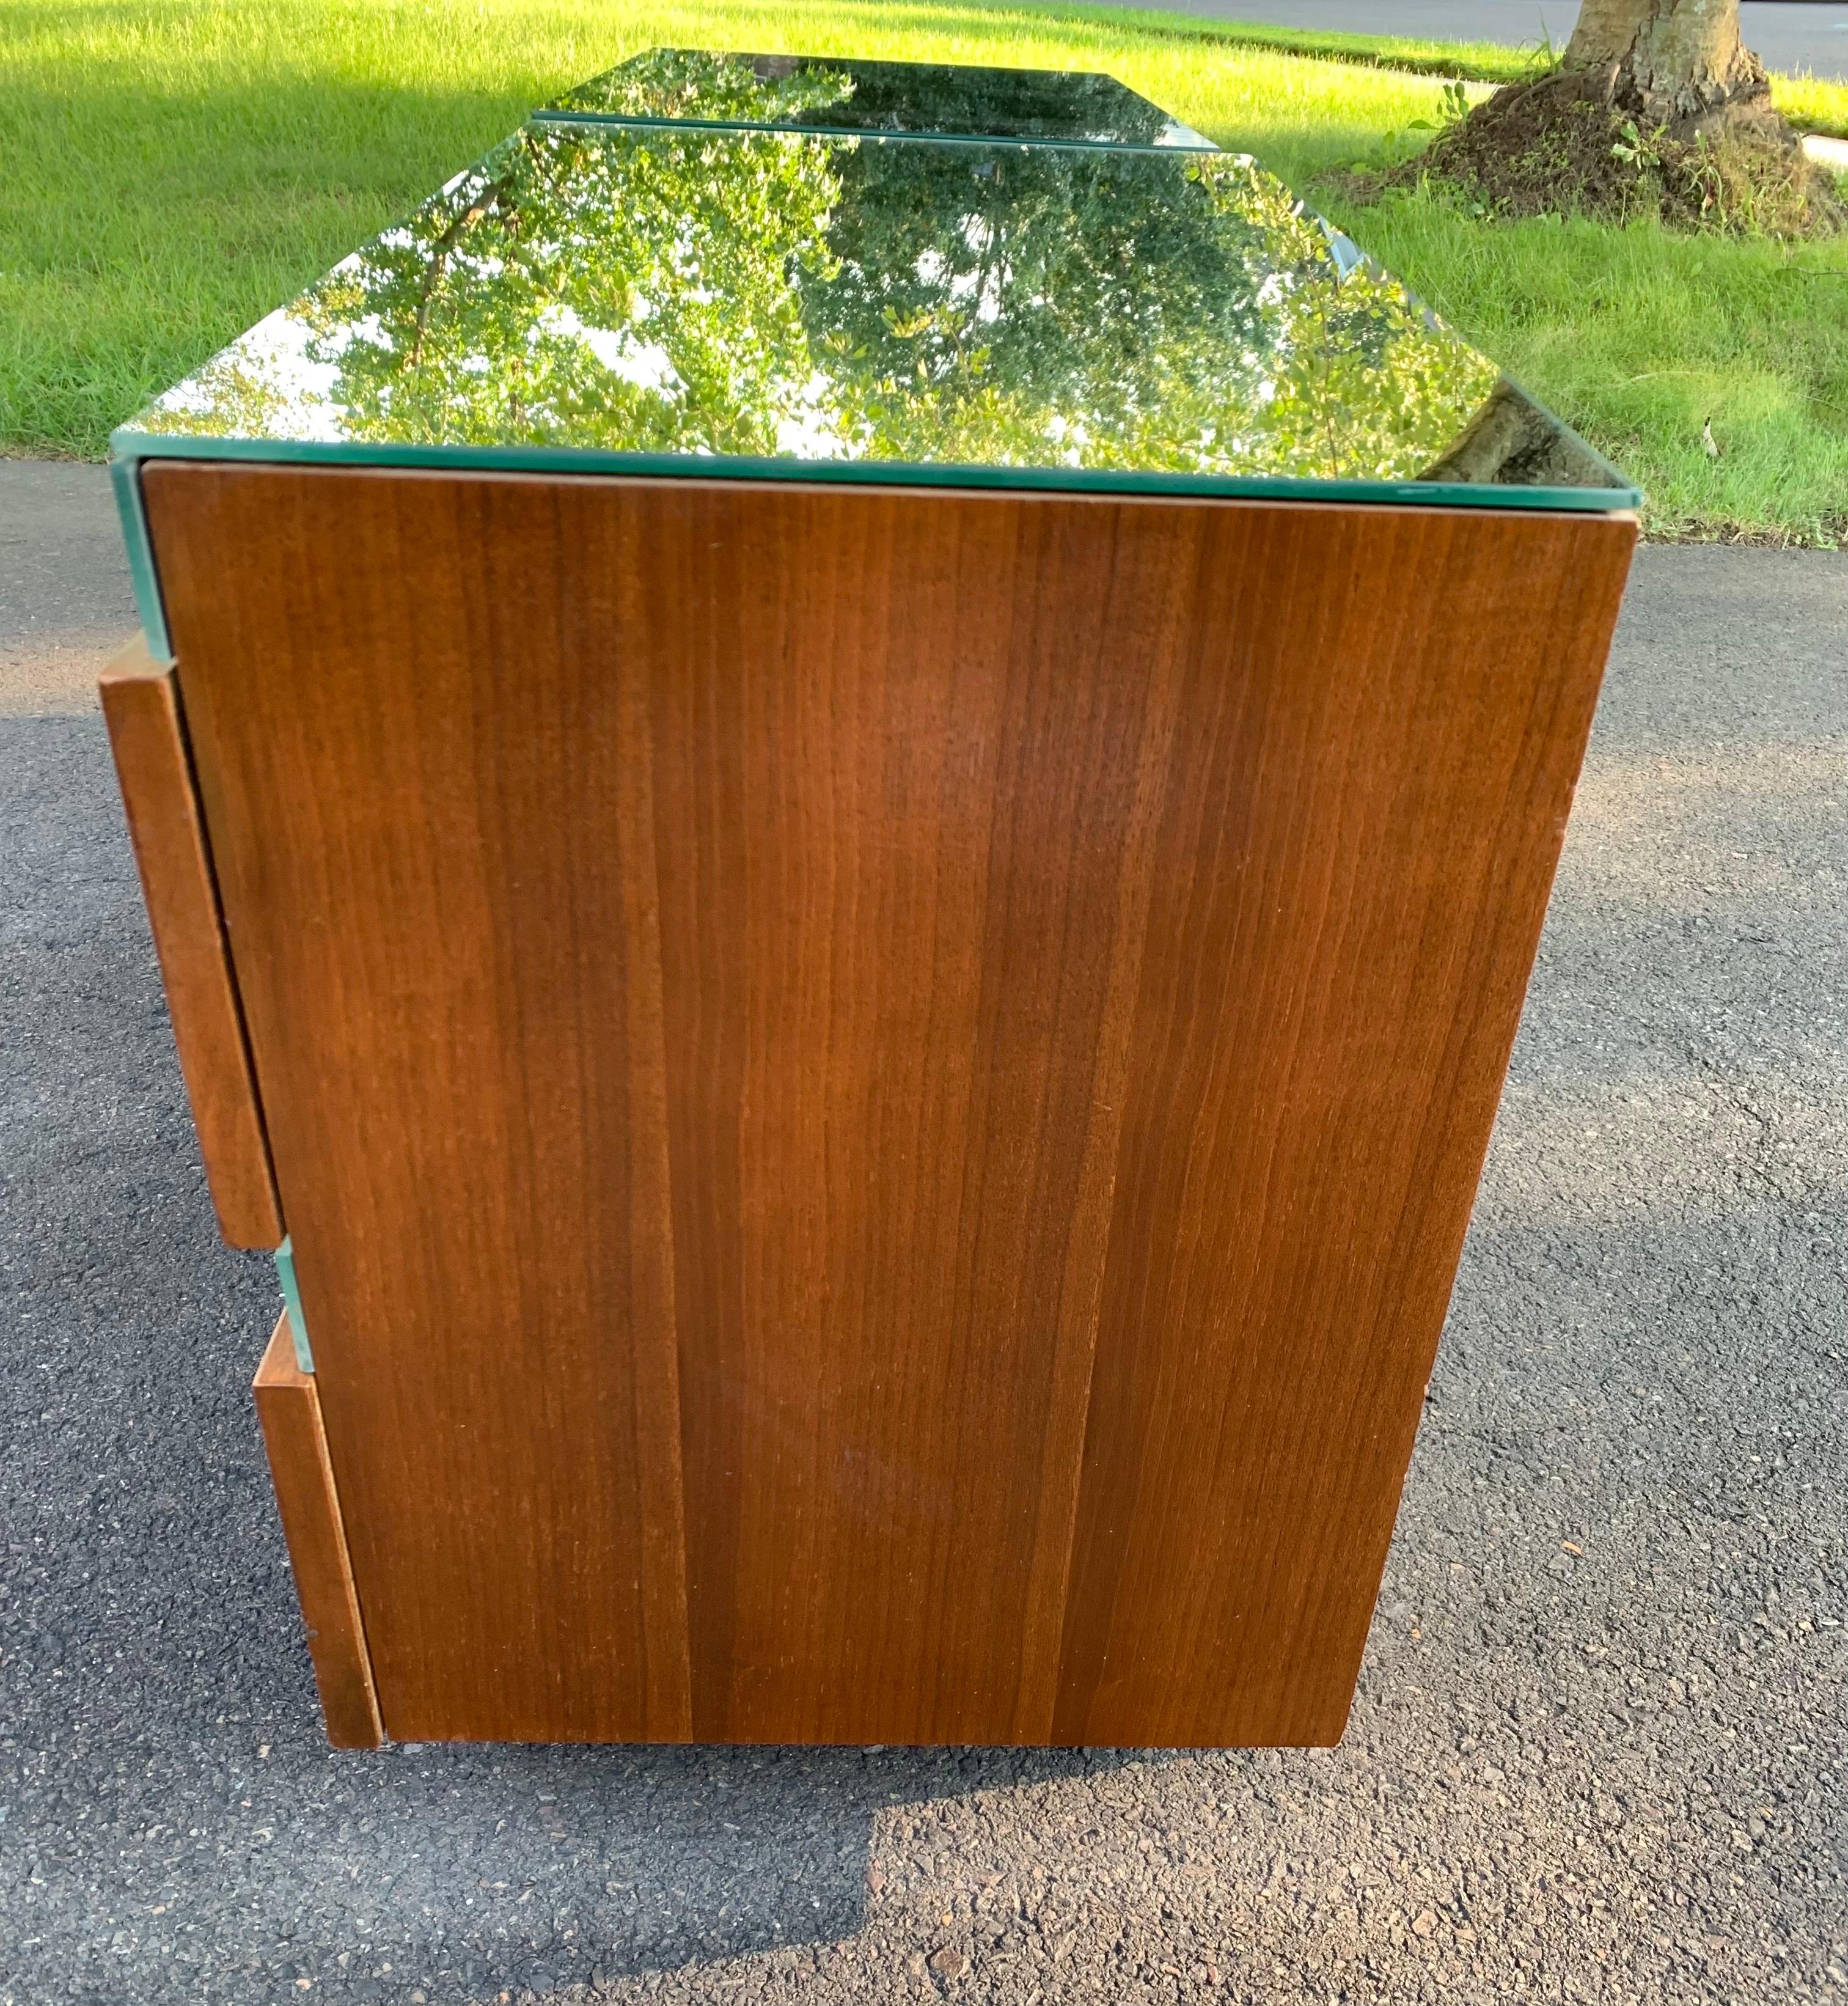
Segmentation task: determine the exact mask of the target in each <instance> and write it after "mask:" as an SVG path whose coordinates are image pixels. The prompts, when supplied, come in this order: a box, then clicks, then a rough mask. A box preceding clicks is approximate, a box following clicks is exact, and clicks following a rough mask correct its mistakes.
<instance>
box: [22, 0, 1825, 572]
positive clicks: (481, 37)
mask: <svg viewBox="0 0 1848 2006" xmlns="http://www.w3.org/2000/svg"><path fill="white" fill-rule="evenodd" d="M1266 32H1269V31H1266ZM660 42H679V43H684V44H706V45H712V46H720V47H733V48H801V49H807V50H813V51H818V52H823V53H825V52H829V51H842V52H847V51H853V52H857V53H859V54H861V55H891V56H899V57H905V56H914V57H931V58H936V59H939V60H949V61H956V62H998V63H1016V64H1026V65H1044V66H1047V67H1053V68H1072V69H1108V70H1110V71H1111V72H1114V74H1115V75H1117V76H1120V77H1121V78H1122V79H1123V80H1124V81H1125V83H1129V84H1131V85H1132V86H1135V88H1136V89H1138V90H1141V91H1143V92H1144V93H1146V94H1147V95H1148V96H1149V97H1153V98H1154V99H1156V100H1157V101H1159V102H1160V103H1161V104H1163V105H1165V106H1167V107H1169V108H1170V110H1172V111H1174V112H1176V113H1177V114H1179V115H1180V116H1181V117H1182V118H1185V119H1187V120H1188V121H1190V122H1191V123H1192V124H1194V125H1197V126H1199V128H1201V129H1202V131H1204V132H1207V133H1208V134H1209V135H1211V136H1212V137H1213V139H1217V140H1220V142H1222V143H1225V144H1227V145H1230V146H1237V147H1241V148H1245V149H1248V150H1251V152H1254V153H1257V154H1258V155H1259V156H1260V157H1262V159H1264V160H1265V162H1266V163H1267V164H1269V165H1270V166H1272V167H1274V168H1276V170H1277V171H1279V172H1280V174H1283V176H1284V178H1286V179H1287V180H1289V181H1292V182H1293V183H1294V185H1297V187H1299V188H1303V189H1304V191H1305V192H1308V193H1309V194H1311V195H1312V196H1313V197H1314V198H1315V199H1316V200H1317V201H1318V202H1319V204H1320V205H1321V206H1322V207H1323V208H1325V209H1326V210H1327V211H1328V212H1329V213H1330V214H1331V215H1332V216H1334V217H1335V218H1336V220H1338V221H1339V223H1341V224H1342V225H1343V227H1345V228H1346V229H1348V230H1349V231H1351V232H1352V233H1353V235H1354V236H1355V237H1356V238H1358V240H1359V241H1360V242H1361V243H1362V244H1364V245H1366V246H1367V247H1368V248H1369V249H1370V250H1372V251H1374V252H1376V253H1377V254H1378V255H1379V256H1380V258H1381V259H1382V261H1383V262H1385V263H1386V264H1387V265H1388V266H1390V267H1391V268H1392V269H1393V270H1395V271H1396V272H1398V273H1399V274H1400V275H1401V276H1403V277H1404V278H1405V279H1406V280H1408V281H1409V282H1410V283H1412V284H1413V285H1414V286H1415V287H1417V288H1418V290H1420V292H1422V293H1423V294H1424V296H1425V297H1426V298H1427V299H1428V300H1429V301H1431V304H1433V305H1434V306H1435V307H1436V308H1438V311H1440V312H1441V313H1442V314H1443V315H1445V317H1446V318H1448V319H1449V320H1450V321H1451V322H1453V323H1454V324H1455V325H1456V326H1458V327H1459V328H1460V329H1462V330H1463V332H1464V333H1466V335H1468V336H1470V339H1472V340H1474V341H1476V342H1477V343H1479V344H1480V346H1481V347H1483V348H1484V350H1487V353H1488V354H1491V355H1492V356H1494V357H1495V358H1496V359H1497V360H1498V361H1500V362H1501V363H1502V364H1505V366H1506V367H1507V368H1509V369H1510V370H1511V371H1512V372H1513V373H1514V374H1515V375H1517V376H1519V378H1522V381H1524V382H1526V383H1527V384H1528V385H1529V386H1530V387H1531V388H1532V389H1533V390H1534V391H1535V392H1536V393H1537V394H1538V395H1539V396H1541V397H1542V398H1543V399H1544V400H1545V401H1547V403H1551V405H1553V406H1554V408H1556V409H1557V410H1559V411H1560V412H1561V414H1562V415H1564V416H1565V417H1568V419H1570V420H1571V421H1572V422H1573V423H1574V424H1576V425H1577V426H1578V427H1579V428H1580V429H1581V430H1582V431H1584V432H1585V433H1586V435H1587V436H1589V438H1592V439H1593V441H1594V442H1596V444H1598V445H1600V446H1601V447H1603V449H1604V450H1605V451H1606V452H1609V453H1610V455H1611V456H1613V457H1614V458H1615V459H1617V462H1618V463H1619V464H1620V465H1621V466H1624V469H1625V470H1626V471H1628V472H1629V473H1631V474H1632V475H1633V476H1634V477H1635V478H1636V479H1637V480H1639V481H1640V482H1641V484H1642V485H1643V487H1645V488H1646V490H1647V491H1648V492H1649V497H1650V518H1651V522H1652V524H1653V526H1654V527H1656V529H1658V530H1664V531H1677V530H1678V531H1681V532H1683V533H1686V532H1688V531H1693V532H1695V533H1705V534H1726V533H1737V532H1738V531H1741V530H1744V531H1745V532H1748V533H1752V534H1755V535H1761V536H1766V537H1778V538H1786V539H1792V540H1804V541H1838V540H1842V539H1843V538H1845V537H1848V240H1843V241H1837V242H1835V243H1832V244H1829V245H1810V246H1804V247H1800V248H1780V247H1779V246H1776V245H1770V244H1765V243H1758V242H1741V241H1723V240H1720V239H1718V238H1672V237H1669V236H1667V235H1665V234H1663V232H1661V231H1658V230H1656V229H1654V228H1653V227H1646V226H1638V227H1634V228H1631V229H1628V230H1623V231H1614V230H1609V229H1605V228H1602V227H1596V226H1593V225H1590V224H1585V223H1558V222H1553V221H1539V222H1533V223H1519V224H1489V225H1485V224H1484V223H1480V222H1479V221H1477V220H1473V219H1471V218H1470V217H1468V216H1465V215H1463V214H1460V213H1457V212H1456V210H1454V209H1451V208H1449V207H1447V206H1445V205H1443V204H1441V203H1440V202H1436V201H1434V200H1431V199H1425V198H1423V197H1417V198H1399V199H1394V200H1391V201H1388V202H1382V203H1377V204H1374V205H1371V206H1365V207H1362V206H1357V205H1356V204H1355V203H1354V202H1353V200H1352V199H1348V198H1345V197H1344V196H1343V195H1342V194H1341V193H1340V192H1339V188H1338V186H1337V185H1336V182H1335V180H1334V179H1333V178H1334V177H1336V174H1337V171H1338V170H1339V168H1341V167H1343V165H1344V164H1348V163H1351V162H1353V161H1355V160H1377V159H1378V158H1381V157H1382V156H1383V155H1384V154H1385V153H1389V152H1392V151H1398V152H1403V151H1404V150H1407V149H1408V148H1409V147H1410V146H1412V145H1413V144H1415V143H1417V139H1419V138H1420V136H1421V135H1419V134H1418V133H1417V132H1413V131H1411V130H1410V129H1409V128H1411V127H1412V124H1413V121H1414V120H1418V119H1421V118H1432V117H1434V116H1435V115H1436V107H1437V104H1438V95H1439V93H1440V91H1441V88H1442V86H1441V82H1440V81H1439V80H1438V76H1436V75H1424V74H1416V73H1413V72H1409V71H1407V70H1405V69H1393V68H1389V67H1383V66H1380V65H1378V63H1377V62H1354V61H1351V60H1339V61H1337V60H1329V59H1324V58H1316V57H1311V56H1305V55H1296V54H1293V53H1290V52H1287V51H1284V50H1282V49H1280V48H1269V47H1259V46H1255V45H1253V44H1251V43H1249V42H1241V41H1238V40H1234V39H1232V38H1231V37H1230V36H1229V35H1228V33H1227V32H1226V31H1225V30H1224V29H1223V24H1219V23H1195V22H1191V21H1188V20H1185V19H1177V17H1175V16H1169V15H1157V14H1148V13H1144V14H1136V13H1133V12H1128V11H1125V10H1117V9H1086V8H1082V7H1079V6H1075V5H1044V4H1042V5H1030V4H1027V5H1020V4H1017V5H1012V6H1008V5H980V4H970V0H961V4H953V3H952V0H863V4H851V0H850V4H846V5H842V4H827V5H824V4H821V3H820V0H790V4H784V5H762V4H759V5H750V4H746V5H728V6H725V7H723V8H721V7H720V6H718V5H713V4H710V0H708V4H706V5H691V4H688V5H673V4H666V5H661V4H641V5H631V6H625V7H623V8H621V9H618V8H616V7H614V6H611V5H608V4H607V0H606V4H601V5H597V4H592V3H591V0H469V4H463V0H195V4H186V5H180V4H173V0H167V4H152V5H149V4H141V5H128V4H120V0H109V3H107V4H106V3H105V0H6V4H5V6H4V8H0V138H3V139H4V140H5V143H6V158H7V160H8V163H9V169H10V178H11V184H12V185H11V186H10V188H9V191H8V200H7V201H6V202H5V204H4V206H0V443H3V444H4V445H5V447H6V448H7V449H10V450H12V451H16V452H60V453H74V454H82V455H94V454H98V453H100V452H102V450H103V449H104V443H105V441H106V439H107V434H108V431H109V429H110V428H111V425H113V424H115V423H116V422H117V421H118V420H120V419H121V418H122V417H125V416H126V415H127V414H128V413H129V412H131V411H132V410H134V409H135V408H136V407H137V406H139V404H140V403H142V402H143V399H145V398H146V396H149V395H150V394H152V393H153V392H155V391H157V390H159V389H163V388H164V387H165V386H166V385H167V384H168V383H170V382H173V381H174V379H176V378H178V377H179V376H181V375H184V374H185V372H186V371H188V370H190V369H191V368H193V367H194V366H195V364H197V363H199V361H201V360H202V358H203V357H205V356H206V355H207V354H209V353H210V352H211V351H212V350H213V349H214V348H216V347H218V346H219V345H220V343H223V342H224V341H225V340H228V339H229V338H230V337H231V336H233V335H234V334H236V333H238V332H239V331H240V330H241V329H243V328H245V327H246V326H248V325H249V324H250V323H251V322H253V321H255V320H256V319H257V318H259V317H260V316H261V315H262V314H264V313H265V312H266V311H269V309H270V308H272V307H274V306H276V305H277V304H280V302H281V301H283V300H285V299H286V298H287V297H290V295H291V294H293V293H294V291H295V290H297V288H298V287H301V285H302V284H303V283H305V282H306V281H307V280H309V279H310V278H312V277H313V276H315V275H316V274H317V273H319V272H321V271H322V270H324V269H326V267H327V266H329V265H330V264H331V263H333V262H334V260H335V259H336V258H338V257H339V256H340V255H341V254H342V253H343V252H346V251H347V250H349V249H350V248H352V247H353V246H354V245H356V244H357V243H358V242H359V241H361V240H362V239H364V238H366V237H367V236H368V235H369V234H371V233H372V232H373V231H376V230H377V229H378V228H379V227H382V225H383V224H384V223H386V222H387V221H389V220H390V219H391V217H392V216H393V215H395V214H396V213H399V212H400V211H402V210H403V209H405V208H406V207H407V206H409V205H410V203H411V202H413V201H414V200H415V199H417V198H418V197H420V196H421V195H424V194H425V193H427V192H428V191H429V190H430V189H431V188H434V187H435V186H436V185H438V183H439V182H441V181H443V180H445V178H447V177H448V176H449V174H451V173H452V171H454V170H455V169H456V168H457V167H459V166H461V165H462V164H464V163H465V162H466V161H467V160H470V159H471V158H473V157H474V156H475V155H476V154H477V153H480V151H481V150H483V148H484V146H487V145H488V143H490V142H491V141H492V140H494V139H497V138H498V137H499V136H500V135H502V134H503V133H505V132H508V131H509V130H510V129H511V128H512V127H513V126H514V125H516V124H517V123H518V122H519V119H520V118H522V117H523V115H524V114H525V112H526V111H527V109H528V108H529V107H530V106H532V105H533V104H537V103H539V102H540V101H541V100H543V99H544V98H545V97H547V96H548V95H550V94H551V93H552V92H553V91H554V90H555V89H556V88H558V86H560V85H561V84H562V83H566V82H568V81H569V80H571V79H576V78H578V77H580V76H586V75H589V74H590V73H591V72H593V71H596V70H598V69H604V68H605V67H607V65H609V64H611V63H612V62H616V61H618V60H619V59H620V58H621V57H623V56H624V55H627V54H629V53H630V52H632V51H634V50H635V49H638V48H646V47H648V46H649V45H650V44H655V43H660ZM1437 47H1438V45H1434V44H1420V45H1417V47H1416V48H1410V49H1406V50H1403V51H1399V54H1400V55H1401V56H1402V57H1403V58H1408V59H1410V58H1416V59H1418V60H1420V61H1424V62H1431V63H1434V62H1436V61H1437V60H1438V58H1435V57H1434V56H1433V55H1431V51H1432V50H1433V49H1434V48H1437ZM1351 53H1353V54H1356V55H1363V56H1365V55H1370V54H1371V55H1378V51H1377V50H1374V51H1369V50H1368V48H1357V50H1355V51H1352V52H1351ZM1507 55H1508V52H1507V51H1501V56H1502V58H1504V59H1505V58H1506V57H1507ZM1841 95H1842V96H1843V97H1844V99H1845V100H1848V93H1841ZM1818 102H1819V103H1820V104H1821V106H1822V112H1821V114H1820V115H1821V118H1822V119H1823V120H1826V119H1827V118H1829V116H1831V115H1832V114H1831V111H1830V106H1831V104H1832V100H1830V99H1829V97H1828V96H1827V93H1826V91H1825V92H1824V94H1823V97H1822V99H1820V100H1818ZM1709 422H1710V423H1711V425H1712V434H1713V436H1714V438H1715V439H1716V441H1717V442H1718V444H1719V445H1720V457H1719V458H1718V459H1714V458H1712V456H1709V453H1708V452H1707V450H1706V449H1705V445H1704V442H1703V438H1702V427H1703V425H1705V424H1708V423H1709Z"/></svg>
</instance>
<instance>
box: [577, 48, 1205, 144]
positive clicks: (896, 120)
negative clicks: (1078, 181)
mask: <svg viewBox="0 0 1848 2006" xmlns="http://www.w3.org/2000/svg"><path fill="white" fill-rule="evenodd" d="M558 107H559V108H562V109H567V110H570V111H582V112H596V113H599V114H604V115H607V116H610V117H619V118H701V119H708V120H716V121H721V122H723V121H726V120H728V119H741V120H746V121H751V122H753V123H755V124H758V125H787V124H797V123H801V124H808V125H818V126H829V127H833V128H837V129H839V128H846V129H848V130H850V131H854V132H927V133H928V132H949V133H970V134H975V135H987V136H990V137H994V138H1001V139H1069V140H1093V141H1104V142H1107V143H1109V144H1111V145H1113V146H1156V145H1160V144H1163V143H1168V142H1170V141H1172V140H1173V139H1174V137H1175V135H1176V134H1177V132H1178V130H1179V128H1177V127H1176V126H1175V125H1174V121H1173V120H1172V119H1171V118H1169V116H1168V114H1167V113H1166V112H1165V111H1163V110H1162V109H1161V108H1160V106H1159V105H1155V104H1150V103H1149V100H1147V99H1146V97H1138V96H1137V95H1136V93H1135V92H1134V91H1132V90H1129V89H1128V88H1127V87H1126V86H1124V85H1122V84H1121V83H1118V81H1117V79H1115V78H1114V76H1102V75H1100V74H1096V73H1094V72H1065V71H1057V70H1030V69H980V68H975V67H965V66H963V65H959V64H950V63H903V62H858V61H852V60H847V59H843V60H840V61H835V60H833V59H831V58H828V57H825V56H762V55H713V54H709V53H707V52H705V51H700V50H696V49H650V50H649V51H647V52H646V54H644V55H639V56H635V57H632V58H631V59H630V60H629V61H628V62H625V63H624V64H622V65H621V66H620V67H619V68H618V69H613V70H608V71H606V72H604V75H603V76H596V77H593V78H591V79H590V81H589V82H588V83H580V84H579V85H577V86H576V87H575V88H574V89H572V90H568V91H567V92H566V93H565V94H564V96H563V97H561V98H559V99H558ZM1202 144H1204V142H1202Z"/></svg>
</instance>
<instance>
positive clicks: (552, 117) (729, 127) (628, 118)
mask: <svg viewBox="0 0 1848 2006" xmlns="http://www.w3.org/2000/svg"><path fill="white" fill-rule="evenodd" d="M1156 109H1157V110H1159V109H1160V107H1159V106H1158V107H1156ZM1162 115H1163V117H1164V118H1167V117H1168V116H1169V114H1167V113H1165V112H1164V113H1163V114H1162ZM1170 122H1171V123H1172V124H1173V125H1174V127H1175V128H1177V130H1179V131H1181V132H1191V133H1192V134H1193V137H1192V139H1185V140H1180V139H1177V140H1175V141H1173V142H1172V143H1170V144H1169V145H1167V146H1156V145H1154V144H1153V143H1146V142H1144V141H1142V140H1139V139H1047V138H1044V137H1042V136H1041V135H1038V134H1025V135H1023V134H1022V133H1019V132H887V131H885V130H883V129H880V130H875V131H868V129H867V128H865V127H864V126H861V125H794V124H793V123H789V122H779V121H775V120H771V119H756V118H646V117H644V116H643V115H642V114H640V113H639V112H628V111H558V110H554V108H553V107H551V106H549V105H543V104H542V105H540V106H538V107H537V108H536V109H535V110H533V111H531V112H530V113H529V114H527V118H526V123H527V124H528V125H588V126H601V127H605V128H607V127H610V126H625V125H626V126H634V127H641V128H645V129H646V130H649V131H653V132H797V133H807V134H810V135H813V136H814V137H815V138H816V139H866V140H873V141H877V142H878V143H880V144H881V145H885V144H887V143H890V144H893V145H897V146H987V147H995V146H1019V147H1022V148H1023V149H1030V150H1032V151H1033V152H1035V153H1040V152H1047V151H1052V152H1059V153H1154V154H1156V155H1159V156H1174V155H1179V156H1181V157H1185V156H1187V155H1188V154H1189V153H1222V152H1223V151H1224V149H1223V147H1220V146H1216V145H1215V144H1214V143H1213V141H1212V140H1210V139H1208V138H1206V135H1204V134H1203V133H1200V132H1194V128H1192V126H1191V125H1182V124H1181V121H1180V120H1179V119H1178V118H1174V119H1171V121H1170Z"/></svg>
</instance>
